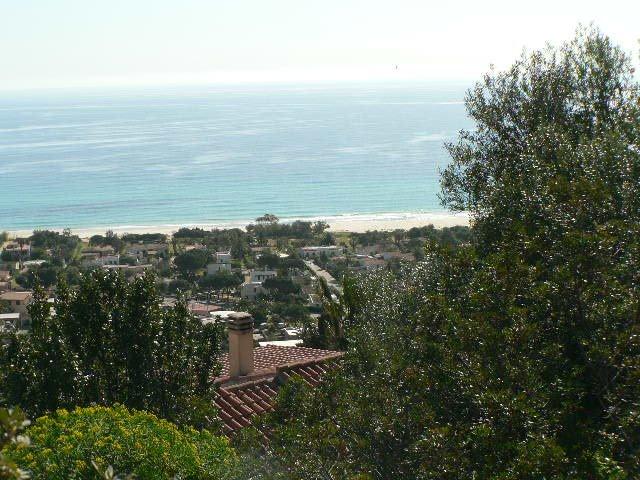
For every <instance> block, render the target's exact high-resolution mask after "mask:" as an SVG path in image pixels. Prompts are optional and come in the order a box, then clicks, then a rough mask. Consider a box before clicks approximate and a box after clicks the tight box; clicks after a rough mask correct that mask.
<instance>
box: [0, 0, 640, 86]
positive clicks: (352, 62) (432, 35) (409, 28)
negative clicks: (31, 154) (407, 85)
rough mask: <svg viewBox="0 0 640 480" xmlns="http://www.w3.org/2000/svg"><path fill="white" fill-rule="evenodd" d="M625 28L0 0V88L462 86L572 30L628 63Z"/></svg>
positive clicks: (405, 12)
mask: <svg viewBox="0 0 640 480" xmlns="http://www.w3.org/2000/svg"><path fill="white" fill-rule="evenodd" d="M639 18H640V1H638V0H606V1H604V0H537V1H536V0H528V1H522V0H484V1H478V0H440V1H438V2H432V1H431V0H387V1H379V0H363V1H360V0H171V1H168V0H126V1H124V0H0V89H4V90H6V89H10V90H11V89H25V88H27V89H29V88H51V87H82V86H105V85H163V84H171V85H173V84H200V83H202V84H204V83H229V82H286V83H290V82H323V81H359V80H382V81H384V80H434V81H452V80H458V81H468V80H473V79H476V78H478V77H479V75H481V74H482V73H484V72H486V71H487V69H488V68H489V65H491V64H494V65H495V66H496V67H498V68H504V67H506V66H508V65H509V64H511V63H512V62H513V60H515V59H516V58H517V57H518V56H519V54H520V53H521V52H522V49H523V48H527V49H529V50H531V49H537V48H540V47H542V46H544V44H545V42H551V43H554V44H558V43H560V42H562V41H564V40H568V39H570V38H571V37H572V35H573V33H574V31H575V29H576V27H577V26H578V25H579V24H580V23H582V24H590V23H593V24H595V25H596V26H598V27H599V28H600V29H601V30H602V31H603V32H604V33H606V34H608V35H609V36H611V37H612V38H613V39H614V40H615V41H616V42H617V43H618V44H620V45H621V46H622V47H623V48H625V49H626V50H627V51H628V52H629V53H632V54H633V59H634V62H636V63H638V51H639V50H640V48H639V47H640V45H639V43H638V39H639V38H640V22H638V19H639ZM396 66H397V68H396Z"/></svg>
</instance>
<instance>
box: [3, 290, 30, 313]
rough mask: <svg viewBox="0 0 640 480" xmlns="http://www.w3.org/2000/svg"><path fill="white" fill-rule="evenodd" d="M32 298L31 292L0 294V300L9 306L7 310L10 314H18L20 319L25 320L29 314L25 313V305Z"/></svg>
mask: <svg viewBox="0 0 640 480" xmlns="http://www.w3.org/2000/svg"><path fill="white" fill-rule="evenodd" d="M32 298H33V292H30V291H26V292H4V293H2V294H0V300H3V301H5V302H7V303H8V304H9V308H10V309H11V312H12V313H19V314H20V318H27V317H28V316H29V313H28V311H27V305H29V302H31V299H32Z"/></svg>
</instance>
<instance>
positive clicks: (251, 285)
mask: <svg viewBox="0 0 640 480" xmlns="http://www.w3.org/2000/svg"><path fill="white" fill-rule="evenodd" d="M276 276H278V272H277V271H275V270H269V269H266V268H265V269H256V270H250V271H249V275H248V278H247V279H246V281H245V282H244V283H243V284H242V285H241V286H240V298H243V299H245V300H251V301H253V300H255V299H256V298H257V297H258V296H259V295H264V294H265V293H267V290H266V289H265V288H264V286H263V285H262V283H263V282H264V281H265V280H268V279H270V278H275V277H276Z"/></svg>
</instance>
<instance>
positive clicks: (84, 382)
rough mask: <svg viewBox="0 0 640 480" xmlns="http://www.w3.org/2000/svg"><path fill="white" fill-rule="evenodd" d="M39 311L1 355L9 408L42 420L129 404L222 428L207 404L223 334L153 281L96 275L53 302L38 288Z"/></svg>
mask: <svg viewBox="0 0 640 480" xmlns="http://www.w3.org/2000/svg"><path fill="white" fill-rule="evenodd" d="M52 307H53V309H55V310H53V309H52ZM29 311H30V314H31V323H32V331H31V333H30V334H29V335H16V336H14V337H13V338H12V339H11V341H10V342H9V343H7V344H6V345H3V346H2V350H1V351H0V352H1V353H0V367H1V368H0V398H2V399H4V401H5V402H6V403H8V404H9V405H20V406H21V407H22V408H24V409H25V410H26V412H27V413H28V414H29V415H32V416H37V415H41V414H43V413H46V412H51V411H54V410H56V409H57V408H71V407H74V406H83V405H89V404H100V405H112V404H114V403H122V404H124V405H126V406H128V407H131V408H136V409H143V410H148V411H150V412H153V413H156V414H158V415H159V416H161V417H163V418H168V419H170V420H172V421H176V422H178V423H187V424H191V425H196V426H206V425H212V424H213V421H214V417H215V415H214V414H213V411H212V407H211V406H210V404H207V402H206V401H205V402H203V401H202V399H205V398H208V396H209V395H210V394H211V391H212V387H213V385H212V379H213V377H214V376H215V372H216V368H217V365H218V364H217V357H218V353H219V345H220V340H221V333H220V331H219V329H218V327H216V326H213V325H206V326H203V325H202V323H201V322H199V321H198V320H197V319H196V318H194V317H193V316H192V315H191V314H190V312H189V310H188V309H187V306H186V303H185V302H184V300H179V301H178V302H177V303H176V305H175V306H173V307H171V308H168V309H163V308H161V297H160V296H159V294H158V291H157V287H156V282H155V277H154V276H153V275H151V274H147V275H146V276H144V277H141V278H135V279H133V280H132V281H131V282H128V281H127V280H125V279H124V277H123V276H122V275H120V274H118V273H115V272H110V271H103V270H95V271H93V272H91V273H90V274H89V275H87V276H85V277H83V278H82V279H81V281H80V285H79V286H78V288H77V289H74V290H71V289H69V288H68V287H67V286H66V284H65V283H64V282H63V281H61V282H59V283H58V285H57V289H56V300H55V303H54V304H53V305H51V304H49V303H48V302H47V298H46V296H45V295H44V292H43V290H42V289H41V288H40V287H36V289H35V292H34V299H33V302H32V303H31V304H30V306H29ZM176 371H179V372H180V375H176V373H175V372H176ZM207 405H208V406H207Z"/></svg>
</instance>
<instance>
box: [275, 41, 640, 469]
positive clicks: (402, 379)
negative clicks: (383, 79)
mask: <svg viewBox="0 0 640 480" xmlns="http://www.w3.org/2000/svg"><path fill="white" fill-rule="evenodd" d="M466 103H467V108H468V110H469V113H470V115H471V117H472V118H473V119H474V120H475V121H476V128H475V129H474V130H473V131H472V132H463V133H462V134H461V136H460V139H459V141H458V142H457V143H455V144H453V145H450V146H449V150H450V152H451V155H452V157H453V163H452V164H451V166H450V167H448V168H447V170H445V172H444V174H443V179H442V182H443V183H442V185H443V200H444V202H445V204H446V205H449V206H450V207H451V208H453V209H466V210H469V211H470V213H471V216H472V225H473V228H472V236H471V243H470V244H469V245H461V246H457V247H455V248H453V247H451V246H449V245H442V244H439V243H438V242H428V243H427V246H426V253H425V255H426V257H425V262H423V263H422V264H420V265H418V266H415V267H413V268H412V269H407V270H403V271H401V272H400V273H399V274H393V273H391V272H380V273H375V274H370V275H367V276H365V277H363V278H361V279H360V281H359V282H358V283H357V284H356V285H355V293H354V296H355V298H356V299H357V300H358V302H357V305H358V308H357V309H356V311H355V314H354V315H353V317H352V318H351V320H350V321H349V322H348V323H345V325H344V327H343V328H342V331H343V337H344V339H345V345H346V348H347V354H346V355H345V357H344V358H343V360H342V364H341V366H340V367H339V369H338V371H337V372H335V374H333V375H330V376H329V377H328V378H327V379H326V382H325V383H324V385H322V386H320V388H316V389H313V390H309V389H302V390H301V391H297V392H296V393H295V401H293V402H287V403H286V408H285V407H278V408H277V409H276V411H275V412H274V415H273V416H272V417H271V420H272V422H271V423H269V424H268V428H269V429H270V430H269V431H270V433H271V437H270V438H271V443H270V447H269V448H270V449H271V451H272V455H270V456H269V458H270V459H279V461H280V462H282V463H283V464H284V465H283V471H286V472H289V473H290V478H318V479H320V478H376V479H385V478H400V479H404V478H406V479H413V478H438V479H463V478H464V479H466V478H477V479H496V478H500V479H505V480H506V479H509V480H511V479H513V480H515V479H531V480H533V479H540V478H565V479H580V478H590V479H607V480H610V479H626V478H629V479H630V478H637V477H638V476H640V455H639V453H640V450H639V448H640V447H639V445H640V420H639V417H638V414H637V412H638V411H639V410H640V401H639V399H640V381H639V380H640V341H639V339H640V300H639V297H638V285H640V274H639V272H640V265H639V264H638V262H639V259H640V240H639V239H640V218H639V217H640V192H639V191H638V190H639V189H640V111H639V109H640V102H639V96H638V85H637V84H636V83H635V82H634V80H633V77H632V75H631V68H630V65H629V61H628V59H627V57H626V56H625V55H624V54H623V53H622V52H621V51H620V49H618V48H617V47H615V46H613V45H612V44H611V42H610V40H609V39H608V38H606V37H604V36H603V35H602V34H600V33H599V32H597V31H594V30H581V31H580V32H579V33H578V35H577V37H576V39H575V40H574V41H573V42H571V43H569V44H566V45H564V46H563V47H562V48H560V49H558V50H553V49H551V48H549V49H546V50H544V51H542V52H534V53H533V54H531V55H525V56H523V57H522V58H521V59H520V61H518V62H517V63H516V64H515V65H514V66H513V67H512V68H511V69H509V70H508V71H506V72H504V73H496V72H491V73H489V74H488V75H487V76H485V78H484V79H483V81H482V82H480V83H479V84H478V85H477V86H476V87H475V88H474V89H473V90H472V91H471V92H470V93H469V94H468V95H467V99H466ZM328 303H330V305H328V306H329V307H331V308H329V310H331V309H332V308H333V307H335V310H336V315H335V318H337V319H344V318H345V315H344V314H343V312H342V311H341V310H342V309H340V308H338V307H339V304H338V302H335V301H334V302H333V303H331V302H328ZM337 331H338V332H339V330H337ZM283 419H284V420H283ZM300 458H304V459H305V461H304V462H300V461H297V459H300Z"/></svg>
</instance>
